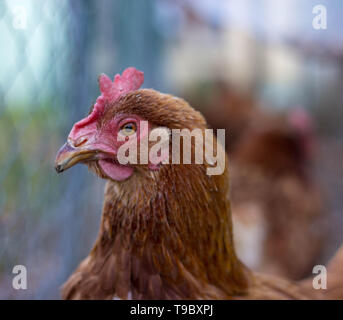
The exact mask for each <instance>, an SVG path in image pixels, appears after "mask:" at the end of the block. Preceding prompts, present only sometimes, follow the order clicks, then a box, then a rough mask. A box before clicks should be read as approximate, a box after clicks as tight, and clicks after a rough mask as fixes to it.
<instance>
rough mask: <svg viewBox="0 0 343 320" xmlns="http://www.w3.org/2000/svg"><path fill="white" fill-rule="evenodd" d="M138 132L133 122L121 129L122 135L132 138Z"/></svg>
mask: <svg viewBox="0 0 343 320" xmlns="http://www.w3.org/2000/svg"><path fill="white" fill-rule="evenodd" d="M136 131H137V127H136V124H135V123H133V122H129V123H126V124H124V125H123V126H122V127H121V129H120V133H121V134H122V135H124V136H131V135H133V134H134V133H136Z"/></svg>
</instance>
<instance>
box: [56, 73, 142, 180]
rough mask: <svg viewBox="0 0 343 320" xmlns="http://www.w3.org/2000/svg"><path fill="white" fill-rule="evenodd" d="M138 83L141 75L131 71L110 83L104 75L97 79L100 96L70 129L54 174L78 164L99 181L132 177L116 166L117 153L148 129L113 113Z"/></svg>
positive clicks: (128, 169) (138, 119)
mask: <svg viewBox="0 0 343 320" xmlns="http://www.w3.org/2000/svg"><path fill="white" fill-rule="evenodd" d="M142 83H143V73H142V72H140V71H138V70H136V69H134V68H128V69H126V70H125V71H124V72H123V75H122V76H120V75H116V76H115V78H114V81H113V82H112V81H111V80H110V79H109V78H108V77H107V76H106V75H101V76H100V77H99V86H100V91H101V93H102V94H101V96H100V97H98V99H97V101H96V103H95V105H94V106H93V108H92V110H91V112H90V114H89V115H88V117H86V118H84V119H82V120H81V121H79V122H77V123H76V124H75V125H74V126H73V128H72V130H71V132H70V134H69V136H68V140H67V142H66V143H65V144H64V145H63V146H62V148H61V149H60V150H59V152H58V154H57V157H56V162H55V168H56V171H57V172H62V171H64V170H66V169H68V168H70V167H72V166H73V165H75V164H77V163H79V162H82V163H87V164H89V165H90V166H91V168H93V169H95V171H96V172H97V173H98V174H99V175H100V176H101V177H103V178H110V179H113V180H118V181H121V180H125V179H127V178H128V177H130V176H131V175H132V173H133V168H132V167H131V166H127V165H121V164H120V163H119V162H118V159H117V153H118V149H119V148H120V146H121V145H122V144H124V143H125V142H126V141H127V139H129V138H130V137H131V138H132V137H133V136H136V138H137V140H139V139H140V138H141V137H142V136H145V135H146V134H147V130H148V126H147V127H146V128H145V129H141V125H140V124H141V123H142V120H143V119H142V118H141V117H139V116H137V115H135V114H125V113H120V112H119V113H114V112H113V110H114V111H115V106H116V104H117V102H118V101H119V100H120V98H121V97H122V96H124V95H125V94H127V93H128V92H131V91H134V90H136V89H138V88H139V87H140V86H141V84H142ZM108 113H110V115H111V117H110V118H109V117H108V116H107V115H108Z"/></svg>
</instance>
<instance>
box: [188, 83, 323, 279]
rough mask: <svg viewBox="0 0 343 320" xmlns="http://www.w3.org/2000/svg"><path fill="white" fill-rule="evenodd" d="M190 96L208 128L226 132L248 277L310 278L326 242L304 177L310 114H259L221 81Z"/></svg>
mask: <svg viewBox="0 0 343 320" xmlns="http://www.w3.org/2000/svg"><path fill="white" fill-rule="evenodd" d="M205 91H206V90H205ZM205 91H204V90H199V91H198V92H205ZM196 92H197V90H195V91H191V94H190V95H189V96H190V97H191V99H192V97H193V101H194V102H193V105H196V104H195V103H198V106H199V108H200V109H201V110H204V111H203V112H204V113H205V114H206V116H207V119H208V121H209V123H210V125H211V126H212V127H213V128H215V129H219V128H225V129H226V149H227V152H228V153H229V156H230V175H231V200H232V215H233V224H234V230H235V232H234V235H235V243H236V249H237V252H238V256H239V257H240V258H241V260H242V261H243V262H244V263H245V264H247V265H248V266H249V267H250V268H252V269H254V270H258V271H264V272H269V273H273V274H275V275H280V276H283V277H288V278H290V279H294V280H297V279H301V278H303V277H305V276H306V275H308V274H310V273H311V272H312V268H313V266H314V265H315V264H316V263H318V261H319V260H320V259H321V258H322V255H323V251H324V249H325V248H326V246H325V240H326V239H327V236H328V221H327V220H328V219H327V218H328V217H327V215H326V214H325V211H324V210H323V199H322V198H323V195H322V191H321V190H320V189H319V187H318V186H317V182H316V181H315V179H314V177H313V171H312V170H313V163H312V162H313V158H314V155H315V146H316V138H315V134H314V128H313V123H312V119H311V117H310V115H309V114H308V113H307V112H306V111H305V110H304V109H301V108H294V109H292V110H290V111H288V112H287V113H283V112H277V111H275V110H273V111H271V110H269V109H265V108H262V107H260V106H259V105H258V103H257V102H256V101H255V99H254V98H253V97H251V96H246V95H244V94H243V93H240V92H239V91H237V90H234V89H233V88H231V87H229V86H228V85H226V84H225V82H223V81H216V82H215V83H214V85H213V87H210V89H209V90H207V93H208V92H209V93H210V94H209V97H210V98H208V100H204V99H202V98H201V97H199V98H198V99H197V95H196V94H195V93H196Z"/></svg>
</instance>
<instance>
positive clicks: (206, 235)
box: [65, 165, 247, 299]
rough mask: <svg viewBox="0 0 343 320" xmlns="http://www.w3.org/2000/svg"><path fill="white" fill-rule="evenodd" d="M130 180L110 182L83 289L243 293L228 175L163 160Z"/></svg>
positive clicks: (134, 294)
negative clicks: (88, 279) (89, 280)
mask: <svg viewBox="0 0 343 320" xmlns="http://www.w3.org/2000/svg"><path fill="white" fill-rule="evenodd" d="M132 178H133V179H129V180H128V181H127V182H125V183H121V184H120V185H119V184H117V183H115V182H108V183H107V186H106V190H105V201H104V206H103V216H102V222H101V227H100V232H99V236H98V239H97V241H96V244H95V246H94V248H93V250H92V252H91V254H90V256H89V257H88V258H87V259H86V260H85V261H86V262H85V261H84V262H83V265H84V267H83V269H85V270H82V272H87V273H89V274H91V275H92V276H93V279H94V283H93V284H90V283H88V284H86V287H87V285H88V286H94V288H91V290H92V291H91V292H93V293H94V294H95V295H96V296H97V298H108V297H111V296H117V297H120V298H128V297H131V298H133V299H137V298H143V299H166V298H173V299H177V298H181V299H185V298H190V299H197V298H202V299H204V298H212V299H214V298H229V297H231V296H233V295H239V294H242V293H244V292H245V291H246V287H247V273H246V270H245V269H244V267H243V266H242V264H241V263H240V261H239V260H238V259H237V257H236V254H235V251H234V246H233V239H232V225H231V213H230V204H229V201H228V196H227V194H228V176H227V174H223V175H221V176H211V177H210V176H208V175H206V167H205V166H199V165H187V167H186V166H185V165H176V166H175V165H174V166H172V165H165V166H163V167H162V168H161V169H160V170H159V171H157V172H151V174H150V175H147V174H146V172H145V175H144V174H142V175H141V176H140V174H139V172H137V175H135V177H132ZM80 268H81V269H82V264H81V265H80V267H79V269H80ZM80 271H81V270H80ZM88 276H89V275H88ZM67 285H68V283H67V284H66V285H65V287H67ZM85 290H89V288H85ZM69 291H70V290H69ZM88 292H89V291H88Z"/></svg>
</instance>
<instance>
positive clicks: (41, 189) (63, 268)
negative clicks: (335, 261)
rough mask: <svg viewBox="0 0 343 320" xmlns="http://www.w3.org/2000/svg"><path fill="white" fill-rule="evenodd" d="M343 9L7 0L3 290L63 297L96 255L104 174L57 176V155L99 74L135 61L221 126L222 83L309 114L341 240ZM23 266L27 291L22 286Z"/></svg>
mask: <svg viewBox="0 0 343 320" xmlns="http://www.w3.org/2000/svg"><path fill="white" fill-rule="evenodd" d="M317 4H322V5H325V6H326V8H327V29H325V30H316V29H314V28H313V26H312V20H313V18H314V16H315V15H314V14H313V12H312V10H313V7H314V6H315V5H317ZM342 17H343V3H342V1H341V0H321V1H312V0H302V1H296V0H278V1H275V0H183V1H181V0H180V1H178V0H174V1H172V0H145V1H138V0H115V1H109V0H100V1H86V0H73V1H66V0H58V1H57V0H45V1H43V0H42V1H33V0H7V1H6V0H2V1H1V2H0V41H1V50H0V298H2V299H12V298H15V299H54V298H59V287H60V286H61V284H62V283H63V282H64V281H65V280H66V278H67V277H68V275H70V274H71V272H72V271H73V269H74V268H75V267H76V266H77V264H78V263H79V262H80V260H81V259H82V258H84V257H85V256H86V255H87V254H88V252H89V250H90V248H91V246H92V244H93V242H94V240H95V238H96V235H97V232H98V227H99V222H100V216H101V204H102V200H103V185H104V181H101V180H99V179H97V178H95V177H94V175H92V174H90V173H88V172H87V169H86V167H84V166H76V167H74V168H73V169H72V170H70V171H68V172H67V173H66V174H62V175H57V174H56V172H55V170H54V167H53V163H54V158H55V155H56V152H57V150H58V149H59V147H60V146H61V145H62V144H63V143H64V141H65V138H66V137H67V135H68V133H69V131H70V129H71V127H72V125H73V123H74V122H76V121H77V120H79V119H81V117H83V116H84V115H85V114H87V112H88V110H89V107H90V106H91V105H92V104H93V103H94V102H95V100H96V98H97V96H98V95H99V90H98V86H97V76H98V75H99V74H100V73H106V74H108V75H109V76H110V77H113V76H114V74H116V73H119V72H120V73H121V72H122V71H123V70H124V69H125V68H126V67H128V66H135V67H136V68H138V69H140V70H142V71H144V74H145V83H144V87H147V88H150V87H152V88H154V89H156V90H160V91H162V92H168V93H172V94H176V95H179V96H182V97H185V98H187V100H188V101H189V102H191V104H192V105H193V107H195V108H197V109H199V110H201V111H202V112H203V113H204V114H205V115H206V116H208V117H210V118H211V125H212V126H213V127H216V126H220V127H225V123H224V124H223V121H224V122H225V117H224V119H223V113H222V111H216V112H215V114H213V112H212V113H211V110H212V109H211V108H212V106H211V101H213V100H211V99H212V97H213V95H215V94H216V92H218V91H216V90H219V89H220V90H221V91H223V92H226V91H228V92H229V93H230V94H229V96H230V97H231V98H230V99H231V100H230V101H234V102H232V103H234V104H237V105H240V104H253V105H255V106H259V108H262V109H266V110H267V109H268V110H273V112H280V113H283V112H285V111H287V110H288V109H291V108H298V109H299V108H301V109H302V110H306V111H307V112H308V114H309V115H311V117H312V119H313V123H314V128H315V133H316V140H317V146H316V147H317V148H316V152H315V157H314V158H313V168H314V169H313V173H312V174H313V175H314V176H315V177H316V179H318V181H319V183H320V186H321V188H322V190H323V193H325V198H326V203H325V210H326V211H327V216H328V220H330V237H331V238H330V241H329V243H328V245H327V248H326V251H325V254H324V255H325V257H327V258H328V257H330V256H331V255H332V254H333V252H334V251H335V250H336V248H337V247H338V245H339V243H341V242H342V241H343V232H342V230H343V213H342V209H343V198H342V194H343V179H342V177H343V166H342V163H343V143H342V139H343V125H342V120H343V108H342V106H343V36H342V30H343V19H342ZM218 88H219V89H218ZM228 99H229V98H228ZM224 108H225V103H224ZM213 110H216V109H215V108H214V107H213ZM213 110H212V111H213ZM216 120H218V121H219V120H220V121H221V122H219V124H218V125H217V123H218V122H216ZM228 139H230V136H228ZM327 258H326V259H327ZM18 264H19V265H25V266H26V267H27V270H28V289H27V290H14V289H13V288H12V279H13V276H14V275H13V274H12V269H13V267H14V265H18Z"/></svg>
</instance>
